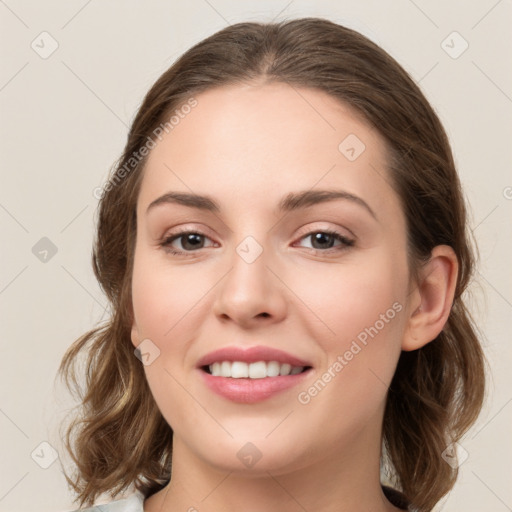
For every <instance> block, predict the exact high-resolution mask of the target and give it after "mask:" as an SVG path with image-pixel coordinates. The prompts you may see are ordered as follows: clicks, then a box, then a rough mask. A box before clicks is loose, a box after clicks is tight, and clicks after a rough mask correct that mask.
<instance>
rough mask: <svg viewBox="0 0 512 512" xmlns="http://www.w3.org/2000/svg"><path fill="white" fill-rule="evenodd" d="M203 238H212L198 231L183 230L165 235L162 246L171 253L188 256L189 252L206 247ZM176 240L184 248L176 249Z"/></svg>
mask: <svg viewBox="0 0 512 512" xmlns="http://www.w3.org/2000/svg"><path fill="white" fill-rule="evenodd" d="M203 239H208V240H210V239H209V238H208V237H207V236H206V235H205V234H203V233H200V232H198V231H181V232H179V233H175V234H173V235H170V236H167V237H165V238H164V240H163V241H162V242H161V243H160V246H161V247H163V248H164V250H165V251H166V252H169V253H170V254H175V255H186V256H188V254H187V253H190V252H194V251H196V250H199V249H203V248H204V240H203ZM174 242H179V243H180V245H181V247H182V249H183V250H180V249H179V248H178V249H176V247H175V245H173V244H174Z"/></svg>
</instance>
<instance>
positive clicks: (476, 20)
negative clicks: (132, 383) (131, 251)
mask: <svg viewBox="0 0 512 512" xmlns="http://www.w3.org/2000/svg"><path fill="white" fill-rule="evenodd" d="M301 16H322V17H326V18H329V19H331V20H333V21H335V22H338V23H342V24H343V23H344V24H347V25H348V26H351V27H353V28H356V29H358V30H360V31H361V32H363V33H364V34H366V35H367V36H369V37H370V38H372V39H373V40H374V41H376V42H377V43H378V44H380V45H381V46H382V47H383V48H384V49H386V50H387V51H388V52H390V53H391V55H393V56H394V57H395V58H396V59H397V60H398V61H399V62H400V63H401V64H402V65H403V66H404V67H405V68H406V70H408V71H409V73H410V74H411V75H412V76H413V78H415V79H416V80H417V81H418V82H419V83H420V85H421V87H422V89H423V90H424V92H425V94H426V95H427V97H428V98H429V100H430V101H431V102H432V104H433V105H434V107H435V108H436V110H437V112H438V113H439V115H440V117H441V119H442V121H443V122H444V125H445V127H446V129H447V131H448V134H449V136H450V138H451V140H452V144H453V148H454V152H455V156H456V160H457V163H458V167H459V172H460V175H461V178H462V181H463V183H464V185H465V191H466V194H467V197H468V200H469V203H470V205H471V226H472V229H473V231H474V233H475V235H476V237H477V240H478V242H479V244H480V251H481V264H480V267H479V273H478V274H477V277H478V282H477V283H476V285H475V286H474V288H473V291H474V301H473V309H474V314H475V316H476V318H477V320H478V322H479V323H480V325H481V329H482V331H483V333H484V336H485V341H484V343H485V350H486V353H487V356H488V358H489V361H490V365H491V368H492V373H493V377H492V383H491V389H490V393H489V401H488V403H487V405H486V408H485V410H484V412H483V414H482V415H481V417H480V419H479V421H478V423H477V424H476V426H475V427H474V428H473V429H472V430H471V432H470V433H469V434H468V435H467V437H466V439H465V440H464V441H463V442H462V443H461V445H462V446H463V448H464V449H465V450H466V451H467V453H468V458H467V460H466V461H465V462H464V463H463V464H462V466H461V468H460V471H461V473H460V479H459V481H458V483H457V485H456V487H455V488H454V490H453V491H452V492H451V494H450V495H449V496H448V499H447V500H445V502H444V503H443V504H442V506H440V507H439V508H438V510H441V509H442V510H443V511H450V512H452V511H453V512H456V511H464V512H472V511H478V512H481V511H484V510H485V511H486V512H487V511H494V512H501V511H503V512H505V511H507V510H512V488H511V486H510V482H511V481H512V480H511V473H512V470H511V464H510V461H511V459H512V436H511V425H512V403H511V402H512V386H511V371H510V366H511V363H512V349H511V346H510V336H509V331H508V329H509V319H510V318H511V317H512V315H511V313H512V276H511V272H510V262H511V261H512V236H511V235H512V229H511V222H510V221H511V213H512V173H511V172H510V168H511V167H510V164H511V160H512V158H511V156H512V155H511V150H510V148H511V145H512V138H511V127H512V117H511V114H512V71H511V67H510V62H511V46H512V40H511V31H510V20H511V19H512V5H511V1H510V0H508V1H507V0H501V1H496V0H482V1H471V2H467V1H466V2H463V1H450V2H446V1H441V0H436V1H426V0H414V1H413V0H392V1H388V2H378V1H370V0H365V1H360V0H359V1H357V0H353V1H349V0H338V1H334V0H333V1H322V2H314V3H313V2H304V1H299V0H295V1H293V0H292V1H289V0H282V1H277V0H274V1H259V2H256V1H244V2H235V1H234V0H208V1H206V0H190V1H187V2H177V1H174V2H171V1H166V2H164V1H150V2H145V3H144V4H143V2H135V1H132V0H130V1H123V2H121V1H99V0H70V1H65V2H64V1H62V2H57V1H55V0H52V1H45V2H36V1H35V0H33V1H31V2H15V1H14V0H5V1H1V2H0V20H1V25H2V29H1V46H0V48H1V57H2V63H3V65H2V68H1V71H0V108H1V114H2V123H1V130H2V132H1V136H0V141H1V143H0V144H1V149H2V187H1V190H0V222H1V229H2V251H1V261H0V264H1V265H0V268H1V276H0V311H1V313H0V314H1V321H2V324H1V325H2V331H1V354H2V357H1V359H0V379H1V383H2V386H1V391H0V393H1V394H0V431H1V432H2V435H1V437H0V443H1V462H0V467H1V471H2V473H1V478H0V511H27V512H28V511H34V510H38V511H41V512H45V511H48V512H50V511H52V512H53V511H66V510H71V509H73V508H75V506H74V505H73V503H72V500H71V498H72V497H71V493H70V492H69V491H68V489H67V486H66V482H65V480H64V477H63V475H62V471H61V467H60V464H59V460H55V461H54V462H53V463H52V464H51V465H49V467H48V468H47V469H44V468H43V467H41V465H43V466H44V465H48V464H50V463H51V462H52V447H53V449H54V450H55V453H56V454H60V460H61V461H62V463H64V464H67V463H68V461H67V458H66V454H65V453H64V451H63V449H62V446H61V445H60V442H59V436H58V427H59V422H60V421H61V420H62V418H63V415H64V414H65V412H66V407H67V406H68V405H69V403H70V402H69V399H66V396H65V394H64V393H63V392H62V389H61V388H60V386H59V385H58V381H57V382H56V383H55V386H54V378H55V374H56V371H57V367H58V365H59V362H60V358H61V357H62V355H63V353H64V351H65V349H66V347H67V346H68V345H69V344H70V343H71V342H72V341H73V340H74V339H75V338H76V337H78V336H79V335H80V334H82V333H83V332H84V331H85V330H87V329H89V328H91V327H92V326H93V325H94V324H95V323H96V322H97V321H99V320H100V319H101V318H102V317H103V315H104V314H106V312H105V305H106V300H105V298H104V296H103V295H102V293H101V292H100V290H99V288H98V286H97V284H96V282H95V279H94V276H93V273H92V268H91V264H90V255H91V244H92V239H93V227H94V223H93V220H94V218H95V217H94V213H95V209H96V206H97V200H96V199H95V197H94V196H93V190H94V189H95V188H96V187H98V186H101V184H102V183H103V181H104V179H105V178H106V176H107V172H108V169H109V168H110V166H111V165H112V163H113V162H114V160H115V159H116V158H117V157H118V156H119V154H120V152H121V150H122V148H123V144H124V142H125V138H126V134H127V127H128V125H129V123H130V121H131V119H133V116H134V113H135V111H136V108H137V106H138V105H139V102H140V101H141V99H142V96H143V94H144V93H145V92H146V91H147V90H148V88H149V87H150V86H151V84H152V83H153V81H154V80H155V79H156V78H157V77H158V76H159V75H160V74H161V73H162V72H163V71H164V70H165V69H166V68H167V67H168V66H170V65H171V63H172V62H173V61H174V60H175V59H176V58H177V57H178V56H179V55H180V54H181V53H182V52H183V51H185V50H186V49H187V48H189V47H190V46H191V45H193V44H194V43H196V42H198V41H199V40H201V39H203V38H204V37H206V36H208V35H210V34H212V33H213V32H215V31H217V30H220V29H221V28H224V27H225V26H226V25H227V24H233V23H236V22H239V21H245V20H261V21H271V20H272V19H283V18H296V17H301ZM454 31H456V32H458V34H460V36H459V35H456V34H455V35H453V34H452V33H453V32H454ZM42 32H47V34H43V35H40V34H41V33H42ZM447 38H448V39H447ZM445 40H446V42H445V43H443V41H445ZM465 42H467V44H469V46H468V48H467V49H466V51H464V52H463V53H462V54H461V55H460V56H457V55H458V54H459V53H460V52H461V51H462V50H463V49H464V47H465V44H466V43H465ZM31 45H32V46H31ZM56 45H58V47H57V48H56V50H55V51H54V52H53V53H52V54H51V55H49V53H50V51H51V50H52V49H53V47H54V46H56ZM450 54H451V55H450ZM455 56H457V58H453V57H455ZM43 237H47V238H48V239H49V240H50V241H51V243H52V244H53V246H54V247H55V249H56V250H57V252H56V254H54V255H53V254H52V251H51V249H52V247H53V246H50V245H49V242H48V241H40V240H41V239H42V238H43ZM36 244H38V245H36ZM34 246H35V249H33V248H34ZM55 249H54V250H55ZM44 250H48V251H49V252H48V253H47V255H46V259H47V261H46V262H45V261H41V260H40V258H42V257H43V255H44V254H45V253H44V252H40V251H44ZM34 253H36V254H34ZM36 255H37V256H39V257H36ZM507 262H508V263H507ZM43 442H47V443H49V444H50V445H51V446H49V445H46V444H43V445H41V443H43ZM31 454H32V455H31ZM312 512H313V511H312Z"/></svg>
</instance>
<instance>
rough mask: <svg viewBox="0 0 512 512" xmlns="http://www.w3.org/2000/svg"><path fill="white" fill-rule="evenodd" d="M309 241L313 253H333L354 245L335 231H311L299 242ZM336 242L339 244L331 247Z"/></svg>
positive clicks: (352, 241)
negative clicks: (332, 251)
mask: <svg viewBox="0 0 512 512" xmlns="http://www.w3.org/2000/svg"><path fill="white" fill-rule="evenodd" d="M308 238H309V239H311V245H312V246H311V247H310V248H311V249H313V250H314V251H320V252H331V249H332V250H334V251H343V250H345V249H346V248H347V247H351V246H353V245H354V240H352V239H351V238H348V237H346V236H344V235H342V234H341V233H338V232H337V231H333V230H329V229H323V230H318V231H311V232H309V233H308V234H306V235H305V236H303V237H302V238H301V240H305V239H308ZM336 241H338V242H340V243H339V245H338V246H337V247H333V246H334V243H335V242H336Z"/></svg>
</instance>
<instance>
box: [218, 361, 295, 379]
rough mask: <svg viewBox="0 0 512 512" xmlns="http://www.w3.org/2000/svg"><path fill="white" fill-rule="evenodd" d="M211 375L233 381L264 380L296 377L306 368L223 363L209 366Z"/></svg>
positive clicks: (272, 364) (241, 362)
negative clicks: (285, 376) (282, 376)
mask: <svg viewBox="0 0 512 512" xmlns="http://www.w3.org/2000/svg"><path fill="white" fill-rule="evenodd" d="M209 368H210V373H211V374H212V375H213V376H214V377H231V378H233V379H242V378H244V377H245V378H247V377H248V378H250V379H263V378H265V377H277V376H278V375H295V374H297V373H300V372H302V370H304V366H291V365H290V364H287V363H284V364H281V363H278V362H277V361H268V362H265V361H258V362H256V363H244V362H243V361H222V362H216V363H213V364H211V365H210V366H209Z"/></svg>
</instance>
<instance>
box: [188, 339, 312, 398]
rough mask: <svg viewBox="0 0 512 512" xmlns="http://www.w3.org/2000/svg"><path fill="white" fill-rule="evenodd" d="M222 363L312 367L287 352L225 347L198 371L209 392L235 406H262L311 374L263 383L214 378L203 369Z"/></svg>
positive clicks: (206, 359)
mask: <svg viewBox="0 0 512 512" xmlns="http://www.w3.org/2000/svg"><path fill="white" fill-rule="evenodd" d="M222 361H243V362H245V363H255V362H257V361H266V362H268V361H277V362H278V363H281V364H285V363H288V364H289V365H291V366H311V364H310V363H308V362H307V361H304V360H303V359H300V358H298V357H295V356H292V355H291V354H288V353H287V352H283V351H282V350H277V349H275V348H271V347H265V346H256V347H250V348H246V349H243V348H240V347H224V348H221V349H218V350H215V351H213V352H210V353H209V354H206V355H205V356H204V357H202V358H201V359H200V360H199V361H198V363H197V367H198V369H199V371H200V373H201V378H202V379H204V382H205V384H206V386H207V387H208V388H209V389H211V390H212V391H213V392H214V393H216V394H218V395H220V396H222V397H224V398H227V399H228V400H231V401H232V402H238V403H246V404H249V403H255V402H261V401H263V400H266V399H267V398H270V397H271V396H273V395H275V394H277V393H279V392H281V391H284V390H286V389H289V388H291V387H293V386H295V385H297V384H298V383H299V382H301V381H302V380H303V379H304V378H305V377H306V375H307V374H309V373H310V370H306V371H305V372H303V373H298V374H296V375H285V376H279V377H265V378H264V379H249V378H242V379H233V378H230V377H214V376H213V375H210V374H209V373H207V372H205V371H203V370H202V369H201V368H202V367H204V366H208V365H210V364H212V363H215V362H222Z"/></svg>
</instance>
